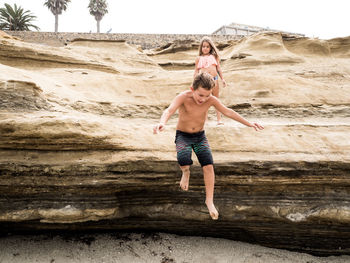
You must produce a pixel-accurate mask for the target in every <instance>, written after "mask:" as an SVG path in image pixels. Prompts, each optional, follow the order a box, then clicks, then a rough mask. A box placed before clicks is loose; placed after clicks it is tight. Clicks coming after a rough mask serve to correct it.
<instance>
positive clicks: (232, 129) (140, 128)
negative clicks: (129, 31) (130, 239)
mask: <svg viewBox="0 0 350 263" xmlns="http://www.w3.org/2000/svg"><path fill="white" fill-rule="evenodd" d="M0 41H1V45H0V135H1V136H0V152H1V154H0V226H1V231H2V232H7V231H9V232H12V231H21V230H45V229H51V230H60V229H69V230H88V229H93V230H102V229H103V230H106V229H117V230H135V229H147V230H157V231H170V232H175V233H183V234H197V235H208V236H219V237H226V238H231V239H236V240H244V241H250V242H255V243H259V244H263V245H266V246H272V247H279V248H288V249H296V250H302V251H306V252H310V253H316V254H339V253H350V157H349V156H350V137H349V132H350V122H349V121H350V108H349V105H350V96H349V94H350V60H349V56H350V53H349V50H350V49H349V46H350V37H348V38H342V39H331V40H318V39H308V38H298V39H294V38H288V37H283V36H281V35H280V34H276V33H264V34H257V35H253V36H250V37H248V38H244V39H241V40H237V41H230V42H227V43H221V44H220V48H221V50H220V53H221V57H222V63H221V65H222V69H223V73H224V76H225V79H226V81H227V82H228V87H226V88H222V89H221V98H222V101H223V103H224V104H226V105H227V106H229V107H230V108H232V109H234V110H236V111H237V112H239V113H240V114H242V115H243V116H245V117H246V118H248V119H250V120H257V121H259V122H260V123H261V124H263V125H264V126H265V130H264V131H263V132H259V133H257V132H254V131H253V130H251V129H249V128H246V127H243V126H242V125H240V124H238V123H235V122H234V121H231V120H229V119H227V118H226V119H224V121H225V125H224V126H222V127H217V126H216V125H215V116H214V115H215V114H214V111H213V110H212V111H211V112H210V116H209V120H208V123H207V125H206V131H207V135H208V138H209V141H210V144H211V147H212V150H213V155H214V160H215V163H216V165H215V169H216V187H215V203H216V205H217V207H218V209H219V212H220V219H219V220H218V221H215V222H214V221H212V220H210V218H209V215H208V213H207V210H206V207H205V204H204V197H205V194H204V185H203V180H202V176H201V171H200V167H199V166H198V164H197V163H195V164H196V165H194V166H193V167H192V176H191V181H190V190H189V191H188V192H182V191H180V188H179V187H178V182H179V179H180V176H181V173H180V170H179V169H178V167H177V163H176V154H175V149H174V132H175V124H176V118H175V117H173V118H172V119H171V120H170V122H169V125H168V128H167V130H166V131H165V132H164V133H162V134H159V135H157V136H154V135H153V134H152V126H153V125H154V124H155V123H156V122H157V121H158V118H159V117H160V114H161V112H162V111H163V110H164V109H165V108H166V107H167V105H168V104H169V103H170V100H171V99H172V98H173V97H174V96H175V95H176V94H178V93H179V92H181V91H183V90H185V89H187V88H188V87H189V85H190V83H191V80H192V76H193V67H194V59H195V57H196V55H197V48H198V43H190V42H186V41H185V42H179V41H178V42H175V43H172V44H169V45H167V46H164V47H163V48H160V49H157V50H140V49H139V48H137V47H135V46H131V45H128V44H127V43H126V42H123V41H116V42H112V41H87V40H82V39H80V40H77V41H73V42H72V43H70V44H69V45H68V46H65V47H49V46H44V45H40V44H33V43H26V42H23V41H21V40H19V39H15V38H11V37H9V36H6V35H5V34H1V35H0Z"/></svg>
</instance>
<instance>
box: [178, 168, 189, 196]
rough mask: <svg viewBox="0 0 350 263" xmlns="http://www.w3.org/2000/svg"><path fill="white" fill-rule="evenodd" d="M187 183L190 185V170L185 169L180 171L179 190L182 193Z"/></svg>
mask: <svg viewBox="0 0 350 263" xmlns="http://www.w3.org/2000/svg"><path fill="white" fill-rule="evenodd" d="M189 183H190V169H186V170H183V171H182V177H181V181H180V187H181V189H182V190H184V191H187V190H188V185H189Z"/></svg>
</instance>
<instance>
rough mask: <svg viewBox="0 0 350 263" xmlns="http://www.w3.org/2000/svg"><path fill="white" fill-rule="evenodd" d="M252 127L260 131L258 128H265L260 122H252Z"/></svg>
mask: <svg viewBox="0 0 350 263" xmlns="http://www.w3.org/2000/svg"><path fill="white" fill-rule="evenodd" d="M250 127H253V128H254V129H255V130H256V131H258V130H263V129H264V127H263V126H261V125H260V124H258V123H255V122H254V123H253V124H252V126H250Z"/></svg>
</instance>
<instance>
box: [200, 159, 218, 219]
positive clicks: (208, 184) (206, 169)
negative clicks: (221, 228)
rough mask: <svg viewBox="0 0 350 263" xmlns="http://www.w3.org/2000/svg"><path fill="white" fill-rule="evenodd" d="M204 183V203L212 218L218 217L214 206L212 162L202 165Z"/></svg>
mask: <svg viewBox="0 0 350 263" xmlns="http://www.w3.org/2000/svg"><path fill="white" fill-rule="evenodd" d="M203 175H204V184H205V195H206V198H205V204H206V205H207V207H208V210H209V214H210V216H211V218H212V219H213V220H217V219H218V218H219V213H218V211H217V210H216V208H215V206H214V184H215V174H214V166H213V165H212V164H209V165H206V166H203Z"/></svg>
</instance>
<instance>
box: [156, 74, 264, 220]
mask: <svg viewBox="0 0 350 263" xmlns="http://www.w3.org/2000/svg"><path fill="white" fill-rule="evenodd" d="M214 86H215V83H214V81H213V78H212V76H211V75H209V74H208V73H200V74H198V75H197V76H196V77H195V78H194V81H193V84H192V87H191V89H190V90H187V91H184V92H182V93H180V94H179V95H177V96H176V97H175V99H174V100H173V101H172V102H171V104H170V106H169V107H168V108H167V109H166V110H165V111H164V112H163V114H162V116H161V118H160V121H159V123H158V124H157V125H156V126H155V127H154V128H153V133H154V134H157V133H158V132H159V131H163V130H164V128H165V124H166V123H167V121H168V120H169V118H170V116H171V115H173V114H174V113H175V112H176V110H177V109H178V110H179V119H178V122H177V126H176V137H175V143H176V152H177V160H178V163H179V165H180V168H181V171H182V177H181V181H180V187H181V188H182V189H183V190H185V191H187V190H188V186H189V180H190V166H191V165H192V163H193V162H192V159H191V155H192V149H193V150H194V152H195V153H196V155H197V158H198V161H199V163H200V164H201V166H202V169H203V175H204V184H205V192H206V199H205V204H206V205H207V208H208V210H209V214H210V216H211V218H212V219H214V220H216V219H218V218H219V213H218V211H217V210H216V208H215V206H214V201H213V199H214V181H215V174H214V166H213V163H214V162H213V157H212V154H211V150H210V147H209V143H208V139H207V138H206V136H205V133H204V124H205V121H206V119H207V114H208V110H209V108H210V107H211V106H214V107H215V109H216V110H218V111H219V112H221V113H222V114H224V115H225V116H227V117H229V118H231V119H233V120H235V121H238V122H240V123H242V124H244V125H246V126H248V127H252V128H254V129H255V130H256V131H258V130H262V129H263V127H262V126H261V125H259V124H257V123H250V122H249V121H247V120H246V119H244V118H243V117H242V116H240V115H239V114H238V113H237V112H235V111H233V110H231V109H229V108H227V107H226V106H224V105H223V104H222V103H221V102H220V100H219V99H218V98H216V97H214V96H213V95H212V94H211V93H212V89H213V87H214Z"/></svg>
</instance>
